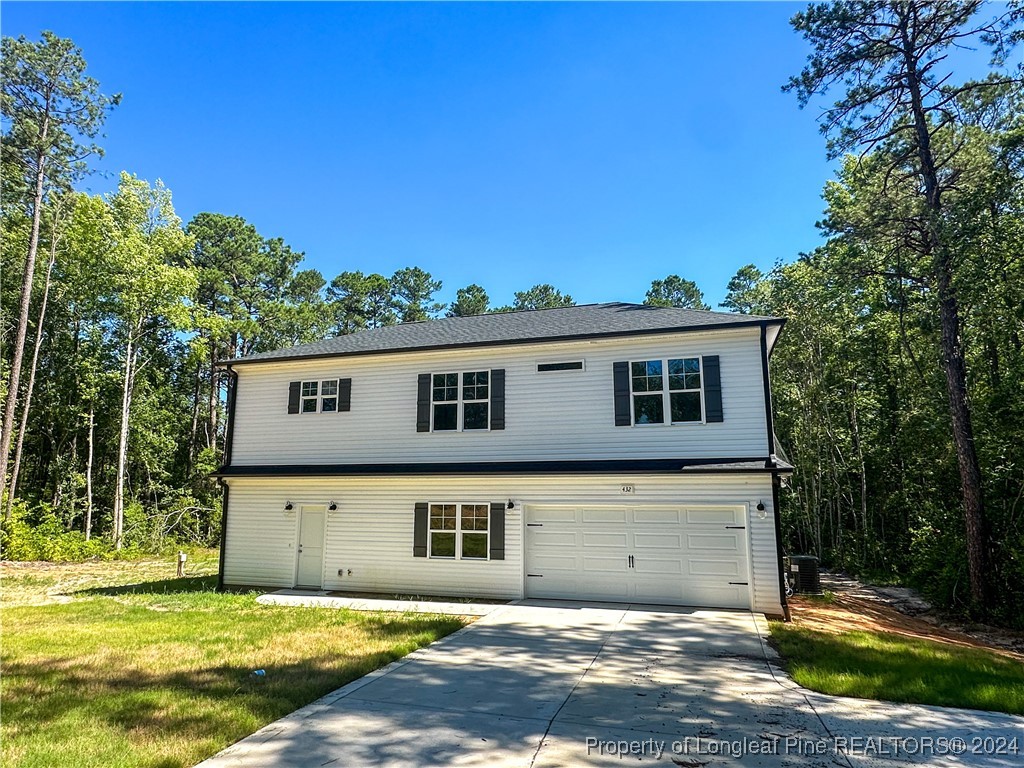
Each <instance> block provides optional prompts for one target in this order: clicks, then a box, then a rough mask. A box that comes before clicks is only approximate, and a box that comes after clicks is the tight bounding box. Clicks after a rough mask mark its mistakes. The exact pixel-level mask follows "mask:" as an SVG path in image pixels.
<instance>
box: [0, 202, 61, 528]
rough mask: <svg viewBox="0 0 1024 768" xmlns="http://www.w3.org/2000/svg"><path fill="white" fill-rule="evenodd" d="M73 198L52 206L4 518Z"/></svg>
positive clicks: (9, 506)
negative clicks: (63, 227)
mask: <svg viewBox="0 0 1024 768" xmlns="http://www.w3.org/2000/svg"><path fill="white" fill-rule="evenodd" d="M73 201H74V197H73V195H70V194H69V195H66V196H64V197H61V198H58V199H57V200H56V201H55V202H54V204H53V205H52V206H50V207H51V208H52V209H53V210H52V221H51V223H50V258H49V261H48V263H47V265H46V277H45V278H44V281H43V297H42V300H41V301H40V303H39V316H38V318H37V319H36V337H35V343H34V344H33V345H32V362H31V363H30V364H29V373H28V384H27V386H26V387H25V402H24V403H23V404H22V407H21V419H20V421H19V424H18V438H17V440H16V441H15V445H14V464H13V466H12V467H11V484H10V490H9V491H8V494H7V505H6V506H5V507H4V517H5V518H10V516H11V509H12V506H13V504H14V496H15V494H16V493H17V492H18V475H19V473H20V472H21V455H22V449H23V448H24V447H25V433H26V432H27V431H28V417H29V412H30V410H31V407H32V394H33V391H34V390H35V384H36V371H37V370H38V367H39V353H40V351H42V346H43V330H44V328H45V327H46V308H47V305H48V304H49V301H50V288H51V287H52V285H53V267H54V264H55V263H56V261H57V246H58V244H59V243H60V240H61V237H62V233H61V232H60V231H59V230H60V227H61V225H62V224H63V221H62V219H63V217H64V216H65V214H66V209H67V208H68V207H69V206H70V205H71V204H73Z"/></svg>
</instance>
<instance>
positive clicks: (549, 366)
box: [537, 360, 583, 373]
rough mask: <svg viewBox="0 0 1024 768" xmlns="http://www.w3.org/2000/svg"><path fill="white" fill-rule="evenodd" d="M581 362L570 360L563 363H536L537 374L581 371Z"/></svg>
mask: <svg viewBox="0 0 1024 768" xmlns="http://www.w3.org/2000/svg"><path fill="white" fill-rule="evenodd" d="M582 370H583V361H582V360H570V361H568V362H564V363H537V373H547V372H549V371H582Z"/></svg>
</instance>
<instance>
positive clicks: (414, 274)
mask: <svg viewBox="0 0 1024 768" xmlns="http://www.w3.org/2000/svg"><path fill="white" fill-rule="evenodd" d="M439 290H441V281H440V280H435V279H434V278H433V277H431V275H430V273H429V272H424V271H423V270H422V269H420V268H419V267H407V268H406V269H400V270H398V271H397V272H395V274H394V275H392V277H391V293H392V294H393V296H394V300H395V305H396V307H397V308H398V313H399V318H400V319H401V322H403V323H415V322H420V321H422V320H428V319H430V318H431V317H436V316H437V314H438V313H439V312H441V311H442V310H443V309H444V304H439V303H437V302H435V301H434V300H433V297H434V294H435V293H437V292H438V291H439Z"/></svg>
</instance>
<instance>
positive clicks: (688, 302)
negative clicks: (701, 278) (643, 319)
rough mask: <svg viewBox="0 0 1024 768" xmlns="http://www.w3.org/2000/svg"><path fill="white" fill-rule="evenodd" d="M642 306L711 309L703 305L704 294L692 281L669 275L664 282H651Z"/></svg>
mask: <svg viewBox="0 0 1024 768" xmlns="http://www.w3.org/2000/svg"><path fill="white" fill-rule="evenodd" d="M644 304H648V305H650V306H652V307H680V308H682V309H711V307H710V306H708V305H707V304H705V303H704V294H703V293H702V292H701V290H700V288H698V287H697V284H696V283H695V282H693V281H692V280H684V279H683V278H681V277H680V276H679V275H669V276H668V277H666V278H665V279H664V280H653V281H652V282H651V290H649V291H648V292H647V298H646V299H644Z"/></svg>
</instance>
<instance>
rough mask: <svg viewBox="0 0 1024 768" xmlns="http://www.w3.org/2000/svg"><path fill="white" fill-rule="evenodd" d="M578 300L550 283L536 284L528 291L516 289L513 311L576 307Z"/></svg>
mask: <svg viewBox="0 0 1024 768" xmlns="http://www.w3.org/2000/svg"><path fill="white" fill-rule="evenodd" d="M574 306H576V302H575V301H573V298H572V296H570V295H569V294H567V293H562V292H561V291H559V290H558V289H556V288H555V287H554V286H553V285H551V284H549V283H541V284H540V285H535V286H533V288H531V289H530V290H528V291H516V294H515V300H514V301H513V302H512V307H511V310H512V311H513V312H522V311H523V310H528V309H556V308H558V307H574ZM508 309H509V308H502V310H499V311H507V310H508Z"/></svg>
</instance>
